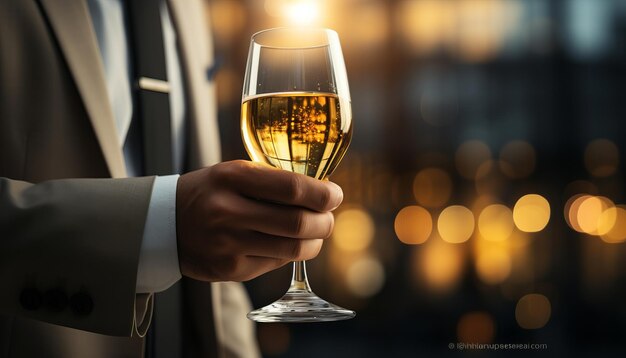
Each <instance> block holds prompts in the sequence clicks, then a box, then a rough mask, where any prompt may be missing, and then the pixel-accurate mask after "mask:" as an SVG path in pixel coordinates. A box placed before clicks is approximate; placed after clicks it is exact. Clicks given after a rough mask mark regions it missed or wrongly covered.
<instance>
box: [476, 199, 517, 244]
mask: <svg viewBox="0 0 626 358" xmlns="http://www.w3.org/2000/svg"><path fill="white" fill-rule="evenodd" d="M478 232H480V234H481V235H482V237H483V238H485V239H486V240H491V241H502V240H506V239H508V238H509V236H511V234H512V233H513V213H512V212H511V209H509V208H507V207H506V206H504V205H501V204H493V205H489V206H487V207H486V208H484V209H483V210H482V212H481V213H480V215H479V216H478Z"/></svg>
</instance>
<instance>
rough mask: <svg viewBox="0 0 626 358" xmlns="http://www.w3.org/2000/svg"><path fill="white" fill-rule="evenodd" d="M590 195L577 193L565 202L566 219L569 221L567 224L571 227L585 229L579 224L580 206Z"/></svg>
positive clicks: (579, 229) (564, 212) (576, 229)
mask: <svg viewBox="0 0 626 358" xmlns="http://www.w3.org/2000/svg"><path fill="white" fill-rule="evenodd" d="M589 197H591V195H588V194H576V195H574V196H572V197H571V198H569V199H568V200H567V202H566V203H565V207H564V209H563V215H564V216H565V221H566V222H567V225H569V227H571V228H572V229H574V230H575V231H578V232H583V230H582V229H581V228H580V225H578V208H579V207H580V204H582V203H583V201H585V199H587V198H589Z"/></svg>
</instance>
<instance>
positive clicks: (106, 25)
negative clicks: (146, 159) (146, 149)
mask: <svg viewBox="0 0 626 358" xmlns="http://www.w3.org/2000/svg"><path fill="white" fill-rule="evenodd" d="M88 5H89V12H90V14H91V18H92V22H93V26H94V30H95V32H96V36H97V38H98V45H99V48H100V54H101V57H102V62H103V64H104V72H105V76H106V82H107V90H108V94H109V99H110V100H111V105H112V108H113V114H114V116H115V124H116V127H117V134H118V139H119V142H120V143H122V146H123V148H121V149H122V150H123V151H124V159H125V162H126V170H127V173H128V175H129V176H139V175H142V173H141V158H140V157H139V155H140V153H137V152H133V151H132V150H129V149H128V148H130V147H124V145H123V143H125V142H126V139H127V134H128V129H129V127H130V123H131V119H132V115H133V95H132V91H131V88H132V84H133V78H132V75H131V73H132V68H131V65H132V62H131V52H130V48H129V41H128V35H129V33H128V28H127V19H126V16H127V10H126V4H125V1H124V0H88ZM160 10H161V23H162V27H163V40H164V43H165V57H166V62H167V78H168V82H169V83H170V109H171V119H172V121H171V122H172V153H173V161H174V163H173V165H174V170H175V171H176V172H180V171H181V170H182V163H183V160H184V157H183V153H184V147H185V142H184V141H185V136H184V134H185V130H184V129H185V121H184V118H185V102H184V93H183V84H182V75H181V73H180V66H179V59H178V53H177V51H176V33H175V31H174V27H173V26H172V21H171V19H170V16H169V12H168V9H167V6H166V5H165V3H163V6H161V9H160ZM177 183H178V175H170V176H160V177H156V179H155V181H154V187H153V188H152V196H151V199H150V205H149V207H148V214H147V218H146V223H145V227H144V234H143V240H142V243H141V251H140V255H139V267H138V270H137V284H136V287H137V292H138V293H145V292H160V291H163V290H165V289H167V288H169V287H170V286H171V285H173V284H174V283H176V281H178V280H179V279H180V278H181V273H180V268H179V265H178V250H177V246H176V185H177Z"/></svg>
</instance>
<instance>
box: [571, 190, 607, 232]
mask: <svg viewBox="0 0 626 358" xmlns="http://www.w3.org/2000/svg"><path fill="white" fill-rule="evenodd" d="M572 206H573V205H572ZM614 206H615V205H614V204H613V202H612V201H611V200H610V199H608V198H605V197H602V196H589V197H586V198H585V199H584V200H583V201H582V202H581V203H580V205H579V206H578V210H577V212H576V220H577V223H578V227H579V228H580V231H581V232H584V233H586V234H590V235H598V234H604V233H607V232H608V231H610V230H611V229H612V228H613V225H614V224H615V217H612V219H613V220H612V221H611V220H610V219H611V215H608V217H607V215H604V217H603V213H604V212H605V211H606V210H608V209H610V208H612V207H614ZM601 218H602V220H601Z"/></svg>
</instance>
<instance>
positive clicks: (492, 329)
mask: <svg viewBox="0 0 626 358" xmlns="http://www.w3.org/2000/svg"><path fill="white" fill-rule="evenodd" d="M456 332H457V341H459V342H463V343H476V344H488V343H491V342H493V339H494V336H495V333H496V324H495V322H494V321H493V318H492V317H491V315H490V314H489V313H487V312H468V313H466V314H464V315H463V316H462V317H461V318H460V319H459V323H458V324H457V327H456Z"/></svg>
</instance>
